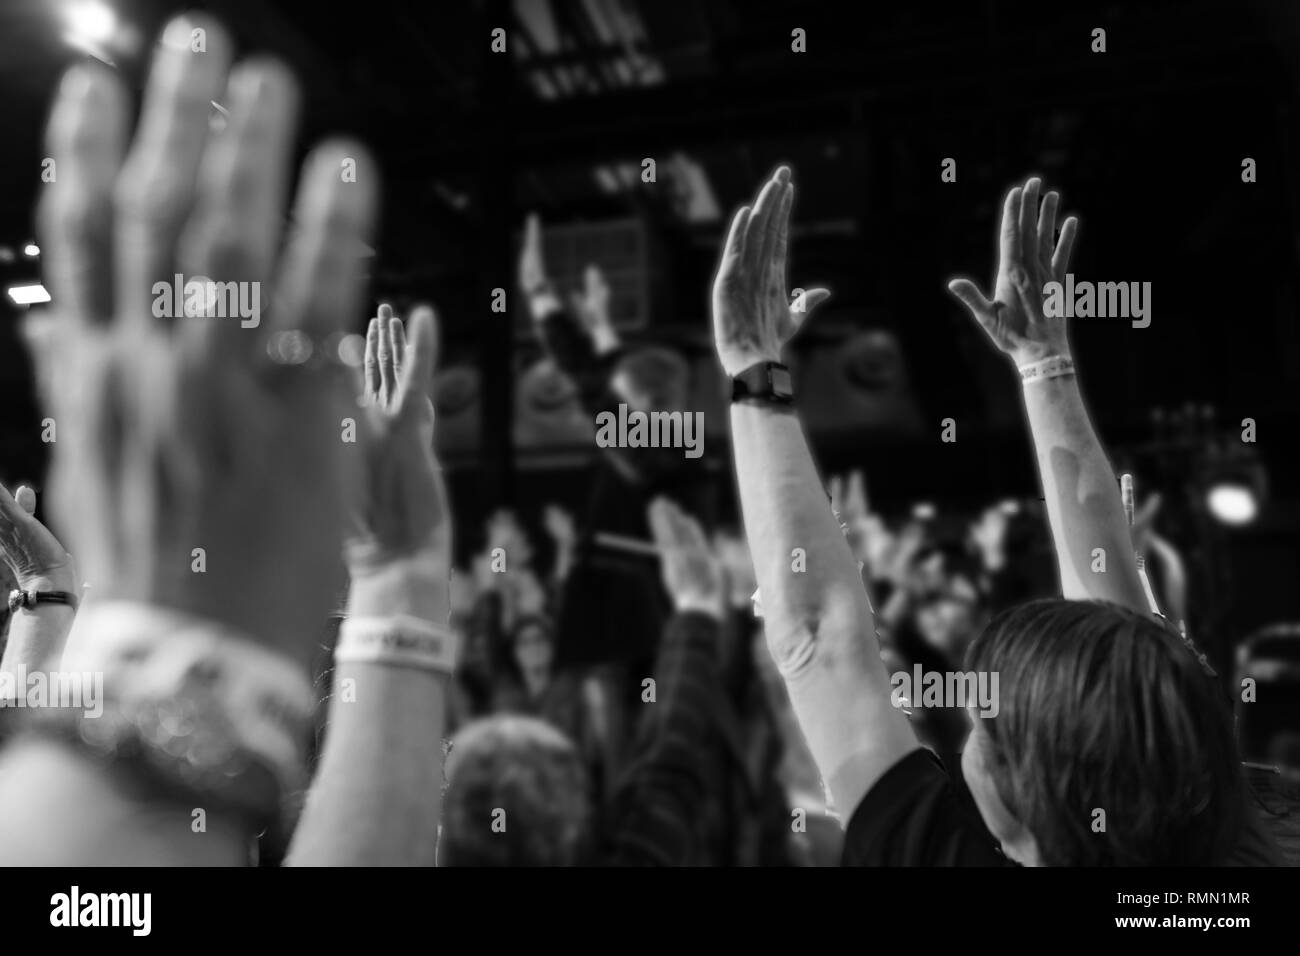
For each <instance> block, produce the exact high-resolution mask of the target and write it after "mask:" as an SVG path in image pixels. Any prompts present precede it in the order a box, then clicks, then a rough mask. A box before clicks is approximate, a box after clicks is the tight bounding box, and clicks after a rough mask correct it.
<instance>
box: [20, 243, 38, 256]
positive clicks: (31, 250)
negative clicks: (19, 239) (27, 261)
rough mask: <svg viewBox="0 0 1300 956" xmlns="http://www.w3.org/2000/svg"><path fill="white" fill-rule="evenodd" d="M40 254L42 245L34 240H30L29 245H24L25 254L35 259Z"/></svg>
mask: <svg viewBox="0 0 1300 956" xmlns="http://www.w3.org/2000/svg"><path fill="white" fill-rule="evenodd" d="M40 254H41V247H40V246H38V245H37V244H36V243H34V242H29V243H27V245H25V246H23V255H25V256H29V257H30V258H32V259H35V258H36V257H37V256H39V255H40Z"/></svg>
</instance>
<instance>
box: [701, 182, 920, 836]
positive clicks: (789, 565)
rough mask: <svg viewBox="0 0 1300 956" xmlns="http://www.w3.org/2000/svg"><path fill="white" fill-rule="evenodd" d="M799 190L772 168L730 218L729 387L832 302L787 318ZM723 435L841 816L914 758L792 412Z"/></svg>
mask: <svg viewBox="0 0 1300 956" xmlns="http://www.w3.org/2000/svg"><path fill="white" fill-rule="evenodd" d="M793 199H794V187H793V185H792V184H791V182H790V171H789V170H788V169H786V168H785V167H782V168H781V169H779V170H778V171H777V173H776V175H775V176H774V177H773V178H772V179H771V180H769V181H768V182H767V183H766V184H765V185H764V186H763V188H762V191H761V192H760V193H759V196H758V199H757V200H756V202H755V203H754V205H753V206H752V207H750V206H745V207H742V208H741V209H740V211H739V212H737V213H736V216H735V218H734V219H733V220H732V223H731V231H730V234H729V235H728V237H727V240H726V245H725V246H724V248H723V250H722V261H721V263H720V265H719V268H718V273H717V277H716V279H715V280H714V285H713V327H714V335H715V338H716V344H717V349H718V357H719V359H721V362H722V367H723V370H724V371H725V372H726V374H727V375H728V376H736V375H739V374H740V373H741V372H743V371H745V370H746V369H749V368H750V367H752V366H754V365H757V364H760V363H765V362H780V360H781V351H782V348H783V346H784V345H785V343H786V342H787V341H788V340H789V338H790V337H791V336H792V335H793V334H794V332H795V329H796V328H797V326H798V323H799V322H800V321H802V320H803V319H804V318H805V316H806V314H807V312H808V311H809V310H811V308H812V307H814V306H815V305H816V304H817V303H818V302H820V301H822V300H824V299H825V298H826V297H827V296H828V295H829V293H828V292H826V291H825V290H823V289H815V290H812V291H810V292H808V293H807V294H806V296H805V297H804V300H803V301H802V302H796V303H795V307H794V308H792V307H791V305H790V302H789V296H788V293H787V291H786V274H785V264H786V248H787V245H788V241H789V218H790V208H791V204H792V203H793ZM731 432H732V442H733V445H734V454H735V461H736V474H737V477H738V480H739V485H740V500H741V506H742V510H743V513H744V520H745V532H746V536H747V538H748V540H749V548H750V554H751V555H752V557H753V560H754V571H755V574H756V576H757V578H758V586H759V592H760V594H761V595H762V604H763V625H764V631H765V633H766V637H767V645H768V649H769V650H770V651H771V653H772V656H773V658H774V660H775V661H776V664H777V667H778V669H779V670H780V672H781V674H782V676H783V677H784V679H785V682H786V686H787V687H788V688H789V691H790V700H791V703H792V705H793V707H794V712H795V714H796V716H797V717H798V719H799V723H800V726H801V727H802V728H803V732H804V735H805V736H806V737H807V739H808V745H809V748H810V749H811V751H812V754H813V757H814V758H815V759H816V761H817V766H818V768H819V769H820V770H821V774H822V778H823V781H824V782H825V783H826V784H827V786H828V787H829V789H830V792H831V796H832V798H833V800H834V803H835V805H836V806H837V807H838V808H839V809H840V810H841V812H843V813H844V814H845V815H847V814H849V813H851V812H852V810H853V808H854V807H855V806H856V805H857V803H858V801H859V800H861V798H862V796H863V795H864V794H865V793H866V792H867V791H868V790H869V789H870V788H871V786H872V785H873V784H874V783H875V782H876V780H878V779H879V778H880V776H881V775H882V774H883V773H884V772H885V771H886V770H888V769H889V767H890V766H892V765H893V764H894V763H895V762H896V761H897V760H898V759H899V758H900V757H902V756H903V755H905V754H906V753H907V752H908V751H909V750H912V749H914V748H915V747H916V746H917V741H916V738H915V736H914V735H913V733H912V730H911V728H910V727H909V726H908V724H907V719H906V717H905V716H904V715H903V714H902V713H901V712H900V711H899V710H897V709H895V708H894V707H893V706H892V705H891V703H890V687H889V678H888V675H887V673H886V671H885V666H884V663H883V662H882V661H881V659H880V647H879V645H878V643H877V641H876V636H875V631H874V624H873V618H872V611H871V606H870V603H869V602H868V600H867V594H866V591H865V590H864V589H863V586H862V580H861V578H860V577H859V572H858V566H857V562H856V561H855V560H854V558H853V555H852V553H851V552H850V550H849V546H848V543H847V542H846V541H845V538H844V534H843V533H842V532H841V530H840V527H839V523H838V522H837V521H836V520H835V516H834V514H833V513H832V512H831V505H830V501H829V500H828V499H827V494H826V491H825V489H824V488H823V487H822V483H821V480H820V479H819V477H818V474H817V469H816V467H815V465H814V464H813V459H812V455H811V453H810V452H809V450H808V445H807V443H806V442H805V440H804V434H803V429H802V428H801V427H800V424H799V418H798V416H797V415H796V414H795V413H794V410H793V408H792V407H790V406H788V405H782V404H779V403H774V402H767V401H742V402H737V403H733V405H732V407H731Z"/></svg>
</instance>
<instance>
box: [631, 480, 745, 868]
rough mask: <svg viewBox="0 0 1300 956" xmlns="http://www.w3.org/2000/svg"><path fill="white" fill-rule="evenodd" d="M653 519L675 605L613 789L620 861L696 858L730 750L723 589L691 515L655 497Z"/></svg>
mask: <svg viewBox="0 0 1300 956" xmlns="http://www.w3.org/2000/svg"><path fill="white" fill-rule="evenodd" d="M649 519H650V529H651V531H652V532H653V533H654V539H655V544H656V545H657V546H658V547H659V553H660V556H661V560H662V562H663V579H664V586H665V587H666V588H667V590H668V593H669V595H670V596H671V597H672V599H673V607H674V611H675V613H674V614H673V616H672V618H670V619H669V621H668V624H667V626H666V627H665V628H664V636H663V641H662V642H661V644H660V646H659V653H658V656H657V657H656V660H655V670H654V680H655V693H656V697H655V701H654V703H652V704H646V705H644V712H643V713H642V716H641V719H640V722H639V724H638V727H637V734H636V742H635V744H634V746H633V750H632V753H631V754H630V755H629V760H628V768H627V770H626V771H625V772H624V773H623V774H622V776H621V778H620V780H619V781H618V784H617V786H616V787H615V790H614V795H613V801H612V810H611V813H610V827H609V829H610V847H609V858H610V860H611V862H613V864H614V865H616V866H687V865H690V864H692V863H698V862H700V855H699V854H700V850H701V847H700V846H699V837H698V831H699V827H698V819H697V818H698V815H699V807H700V806H701V805H702V804H703V803H704V802H705V801H706V799H707V796H708V793H707V788H708V785H709V782H710V780H715V779H718V777H719V774H718V767H719V766H720V765H721V763H722V762H723V761H724V760H726V759H727V750H726V747H725V742H724V741H725V738H724V734H723V730H722V728H721V726H720V722H719V719H718V714H719V713H720V712H721V710H722V709H723V708H724V707H726V706H728V705H727V704H726V703H725V701H726V695H727V691H726V688H725V686H724V684H723V680H722V673H721V664H720V654H719V651H718V642H719V640H720V637H721V632H722V621H723V616H724V614H725V610H726V590H725V586H724V582H723V575H722V569H721V566H720V564H719V563H718V561H717V560H716V558H715V557H714V555H713V553H712V552H711V551H710V549H709V546H708V542H707V541H706V540H705V538H704V532H703V531H701V530H700V526H699V524H698V523H697V522H696V521H695V520H694V519H693V518H691V517H689V516H688V515H686V514H685V513H684V512H683V511H682V510H681V509H680V508H678V507H677V505H675V504H673V503H672V502H670V501H668V500H667V499H664V498H658V499H656V500H655V501H654V503H653V504H651V506H650V513H649Z"/></svg>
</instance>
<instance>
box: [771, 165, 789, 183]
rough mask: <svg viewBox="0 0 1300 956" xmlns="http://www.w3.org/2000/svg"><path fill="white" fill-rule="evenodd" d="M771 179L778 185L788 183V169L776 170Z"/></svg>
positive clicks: (783, 167)
mask: <svg viewBox="0 0 1300 956" xmlns="http://www.w3.org/2000/svg"><path fill="white" fill-rule="evenodd" d="M772 178H773V179H775V180H776V181H777V182H778V183H781V184H782V185H785V184H786V183H788V182H789V181H790V167H789V166H781V167H780V168H778V169H777V171H776V175H775V176H774V177H772Z"/></svg>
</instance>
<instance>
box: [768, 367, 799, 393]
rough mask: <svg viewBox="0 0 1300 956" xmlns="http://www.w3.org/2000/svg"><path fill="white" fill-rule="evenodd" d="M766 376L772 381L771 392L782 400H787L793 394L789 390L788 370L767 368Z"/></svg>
mask: <svg viewBox="0 0 1300 956" xmlns="http://www.w3.org/2000/svg"><path fill="white" fill-rule="evenodd" d="M768 374H769V375H770V376H771V380H772V392H773V393H774V394H776V395H780V396H782V397H784V398H789V397H790V396H791V395H792V394H794V393H793V391H792V389H791V388H790V370H789V369H784V368H769V369H768Z"/></svg>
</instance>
